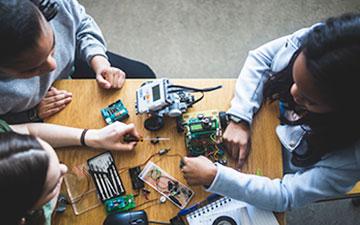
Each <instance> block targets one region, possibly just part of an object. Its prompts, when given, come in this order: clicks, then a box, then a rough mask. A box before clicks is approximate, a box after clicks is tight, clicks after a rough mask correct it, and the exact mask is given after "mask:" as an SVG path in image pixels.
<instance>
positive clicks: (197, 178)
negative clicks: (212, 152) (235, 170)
mask: <svg viewBox="0 0 360 225" xmlns="http://www.w3.org/2000/svg"><path fill="white" fill-rule="evenodd" d="M182 160H183V163H184V164H183V166H182V168H181V171H182V172H183V173H184V178H185V179H186V181H187V182H188V184H190V185H204V186H210V184H211V183H212V182H213V180H214V179H215V176H216V173H217V167H216V165H215V164H214V163H213V162H211V161H210V160H209V159H208V158H206V157H205V156H198V157H184V158H183V159H182Z"/></svg>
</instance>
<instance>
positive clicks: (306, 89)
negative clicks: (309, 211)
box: [182, 14, 360, 211]
mask: <svg viewBox="0 0 360 225" xmlns="http://www.w3.org/2000/svg"><path fill="white" fill-rule="evenodd" d="M359 62H360V15H359V14H346V15H342V16H339V17H336V18H329V19H327V20H326V21H325V22H322V23H318V24H315V25H314V26H312V27H311V28H305V29H302V30H299V31H297V32H295V33H294V34H292V35H289V36H285V37H282V38H279V39H277V40H274V41H271V42H269V43H267V44H265V45H263V46H261V47H259V48H258V49H256V50H254V51H250V53H249V56H248V58H247V60H246V62H245V65H244V67H243V69H242V71H241V73H240V76H239V78H238V80H237V84H236V93H235V97H234V98H233V100H232V102H231V108H230V109H229V111H228V113H229V115H230V116H229V117H230V119H231V122H230V124H229V125H228V127H227V128H226V130H225V133H224V135H223V138H224V140H225V144H226V146H227V149H228V151H229V153H230V155H231V156H233V157H234V158H235V159H236V160H237V164H238V166H240V167H241V166H242V165H243V164H244V162H245V160H246V157H247V155H248V148H249V143H250V128H251V123H252V120H253V116H254V114H255V113H256V112H257V110H258V109H259V107H260V106H261V104H262V103H263V101H264V100H265V101H274V100H280V113H281V115H280V121H281V124H280V125H279V126H278V127H277V128H276V133H277V135H278V137H279V140H280V142H281V144H282V152H283V161H284V172H285V175H284V177H283V178H282V179H273V180H271V179H269V178H267V177H261V176H255V175H248V174H245V173H241V172H238V171H236V170H233V169H231V168H228V167H225V166H222V165H214V164H213V163H211V162H210V161H209V160H207V159H206V158H205V157H199V158H185V164H186V165H185V166H184V167H183V169H182V170H183V172H184V176H185V178H186V179H187V180H188V182H189V183H190V184H202V185H206V186H208V191H211V192H216V193H219V194H222V195H226V196H230V197H232V198H235V199H239V200H243V201H246V202H248V203H250V204H253V205H255V206H257V207H260V208H264V209H268V210H272V211H285V210H288V209H291V208H294V207H300V206H303V205H305V204H307V203H310V202H314V201H316V200H319V199H324V198H327V197H332V196H335V195H340V194H344V193H346V192H348V191H350V190H351V188H352V187H353V186H354V185H355V183H356V182H357V181H359V180H360V117H359V115H360V110H359V108H360V107H358V106H356V104H358V102H359V97H360V92H359V87H358V85H359V81H360V63H359ZM266 150H267V149H264V151H266ZM269 163H271V162H269Z"/></svg>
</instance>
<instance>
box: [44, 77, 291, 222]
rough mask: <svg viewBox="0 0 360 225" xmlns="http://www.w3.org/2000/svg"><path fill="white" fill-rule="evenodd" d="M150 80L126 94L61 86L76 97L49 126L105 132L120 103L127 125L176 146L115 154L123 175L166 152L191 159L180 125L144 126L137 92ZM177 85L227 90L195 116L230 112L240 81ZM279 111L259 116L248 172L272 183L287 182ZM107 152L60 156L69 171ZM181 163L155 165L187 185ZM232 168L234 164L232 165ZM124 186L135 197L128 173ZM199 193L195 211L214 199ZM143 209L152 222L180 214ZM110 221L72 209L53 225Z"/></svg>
mask: <svg viewBox="0 0 360 225" xmlns="http://www.w3.org/2000/svg"><path fill="white" fill-rule="evenodd" d="M143 82H144V80H127V81H126V83H125V85H124V87H123V88H122V89H120V90H103V89H101V88H99V87H98V85H97V83H96V81H95V80H61V81H57V82H56V83H55V87H56V88H58V89H64V90H67V91H70V92H72V94H73V100H72V102H71V103H70V104H69V105H68V106H67V107H66V108H65V109H64V110H63V111H61V112H60V113H58V114H57V115H55V116H53V117H52V118H50V119H48V120H47V121H46V122H49V123H54V124H61V125H67V126H73V127H79V128H101V127H104V126H105V125H106V124H105V122H104V120H103V119H102V116H101V113H100V109H102V108H104V107H106V106H108V105H109V104H111V103H112V102H114V101H116V100H117V99H121V100H122V101H123V102H124V104H125V106H126V108H127V109H128V110H129V114H130V117H129V118H128V119H127V120H126V121H125V122H126V123H134V124H135V125H136V127H137V129H138V130H139V132H140V133H141V134H142V135H143V136H146V137H155V136H161V137H169V138H170V139H171V140H170V141H167V142H161V143H159V144H157V145H152V144H150V143H148V142H141V143H139V144H138V145H137V147H136V149H135V151H132V152H112V153H113V155H114V157H115V161H116V163H117V167H118V169H120V170H121V168H125V167H130V166H135V165H139V164H141V163H142V162H144V161H145V160H146V159H147V158H148V157H149V156H150V155H151V154H153V153H155V152H156V151H159V150H160V149H161V148H171V151H170V152H169V154H171V153H173V154H174V153H179V154H181V155H186V149H185V146H184V135H183V134H179V133H177V131H176V123H175V120H174V119H171V118H169V119H166V120H165V127H164V128H163V129H162V130H160V131H157V132H149V131H147V130H145V129H144V126H143V123H144V120H145V119H146V116H145V115H138V116H137V115H136V114H135V107H134V106H135V91H136V89H137V88H138V87H139V86H140V85H141V83H143ZM172 82H173V83H174V84H181V85H188V86H194V87H199V88H200V87H211V86H216V85H219V84H222V85H223V88H222V89H220V90H216V91H213V92H209V93H205V97H204V99H203V100H202V101H201V102H199V103H198V104H196V105H195V106H194V107H193V108H191V109H190V110H189V111H190V112H195V111H203V110H211V109H218V110H223V111H226V110H227V109H228V108H229V106H230V101H231V99H232V97H233V94H234V87H235V80H234V79H190V80H182V79H175V80H172ZM277 117H278V106H277V104H271V105H264V106H263V107H262V109H261V110H260V112H259V113H258V114H257V115H256V119H255V121H254V124H253V131H252V132H253V134H252V148H251V153H250V156H249V158H248V160H247V163H246V165H245V166H244V168H243V169H242V171H243V172H246V173H253V174H255V173H256V171H261V173H262V174H263V175H264V176H268V177H270V178H280V177H282V157H281V149H280V144H279V141H278V138H277V137H276V135H275V126H276V125H277V124H278V119H277ZM101 152H103V150H101V149H96V150H95V149H90V148H85V147H68V148H60V149H57V153H58V155H59V158H60V160H61V161H62V162H64V163H65V164H67V165H68V166H69V168H70V169H71V168H73V167H74V166H76V165H79V164H82V163H84V162H86V160H87V159H89V158H91V157H93V156H95V155H97V154H99V153H101ZM179 160H180V158H179V157H177V156H174V157H155V158H153V161H154V162H156V164H157V165H159V166H160V167H161V168H163V169H164V170H165V171H167V172H168V173H169V174H171V175H172V176H173V177H175V178H177V179H178V180H179V181H180V182H182V183H184V184H186V181H185V180H184V178H183V177H182V174H181V172H180V169H179ZM230 165H234V162H232V161H230ZM121 178H122V181H123V182H124V184H125V188H126V192H127V193H134V192H133V190H132V187H131V182H130V177H129V175H128V173H127V172H125V173H122V174H121ZM191 188H192V189H193V190H194V191H195V192H196V194H195V196H194V198H193V199H192V200H191V202H190V205H191V204H194V203H196V202H198V201H200V200H203V199H204V198H205V197H206V196H207V195H208V193H206V192H205V191H204V190H203V188H201V187H191ZM148 189H149V190H151V193H150V196H149V199H158V198H159V196H160V195H159V194H158V193H157V192H156V191H155V190H153V189H151V188H150V187H148ZM63 190H64V188H63ZM146 201H147V200H146V199H145V198H144V196H139V197H138V198H136V202H137V204H138V205H140V204H142V203H145V202H146ZM137 209H145V211H146V212H147V214H148V217H149V219H151V220H158V221H169V219H170V218H172V217H173V216H175V215H176V214H177V212H178V211H179V208H177V207H176V206H175V205H174V204H172V203H171V202H169V201H167V202H166V203H165V204H162V205H160V204H158V202H157V201H153V202H151V203H149V204H144V205H142V207H139V208H137ZM276 216H277V219H278V221H279V222H280V224H284V223H285V220H284V214H283V213H280V214H276ZM105 217H106V213H105V211H104V207H102V206H99V207H97V208H95V209H92V210H90V211H88V212H86V213H84V214H81V215H78V216H76V215H75V214H74V212H73V210H72V209H71V207H68V209H67V210H66V212H65V213H64V214H60V215H57V216H56V217H55V220H54V222H53V224H56V225H59V224H61V225H75V224H76V225H78V224H81V225H97V224H99V225H100V224H102V223H103V221H104V219H105Z"/></svg>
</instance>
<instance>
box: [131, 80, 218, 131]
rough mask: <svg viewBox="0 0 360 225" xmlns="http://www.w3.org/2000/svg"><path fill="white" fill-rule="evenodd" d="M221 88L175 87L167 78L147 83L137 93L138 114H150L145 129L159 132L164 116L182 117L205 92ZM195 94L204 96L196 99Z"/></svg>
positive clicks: (136, 106)
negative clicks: (198, 93)
mask: <svg viewBox="0 0 360 225" xmlns="http://www.w3.org/2000/svg"><path fill="white" fill-rule="evenodd" d="M221 87H222V86H217V87H213V88H205V89H198V88H192V87H185V86H180V85H173V84H171V83H170V81H169V79H166V78H163V79H158V80H154V81H147V82H145V83H143V84H142V85H141V87H140V88H139V89H138V90H137V91H136V105H135V108H136V114H150V115H151V116H150V117H149V118H148V119H146V120H145V123H144V125H145V128H146V129H148V130H151V131H155V130H159V129H161V128H162V127H163V125H164V119H163V118H164V116H169V117H179V116H181V114H183V113H185V112H186V111H187V109H188V108H189V107H192V106H193V105H194V104H195V103H197V102H199V101H200V100H201V99H202V98H203V96H204V92H208V91H213V90H216V89H219V88H221ZM194 92H200V93H202V96H201V97H200V98H198V99H195V97H194V96H193V95H192V94H191V93H194Z"/></svg>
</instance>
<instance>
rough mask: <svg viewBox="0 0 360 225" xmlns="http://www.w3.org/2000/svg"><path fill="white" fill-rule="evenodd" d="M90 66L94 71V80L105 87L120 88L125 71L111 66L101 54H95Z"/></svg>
mask: <svg viewBox="0 0 360 225" xmlns="http://www.w3.org/2000/svg"><path fill="white" fill-rule="evenodd" d="M91 66H92V68H93V70H94V71H95V73H96V80H97V82H98V84H99V85H100V87H102V88H105V89H110V88H121V87H122V86H123V85H124V82H125V76H126V75H125V73H124V71H122V70H121V69H118V68H115V67H112V66H111V65H110V63H109V61H108V60H107V59H106V58H105V57H103V56H95V57H94V58H93V59H92V60H91Z"/></svg>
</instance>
